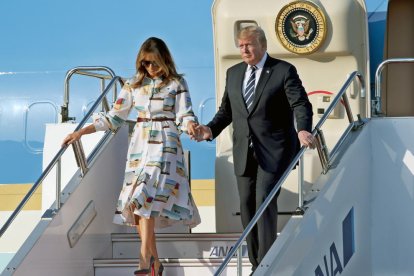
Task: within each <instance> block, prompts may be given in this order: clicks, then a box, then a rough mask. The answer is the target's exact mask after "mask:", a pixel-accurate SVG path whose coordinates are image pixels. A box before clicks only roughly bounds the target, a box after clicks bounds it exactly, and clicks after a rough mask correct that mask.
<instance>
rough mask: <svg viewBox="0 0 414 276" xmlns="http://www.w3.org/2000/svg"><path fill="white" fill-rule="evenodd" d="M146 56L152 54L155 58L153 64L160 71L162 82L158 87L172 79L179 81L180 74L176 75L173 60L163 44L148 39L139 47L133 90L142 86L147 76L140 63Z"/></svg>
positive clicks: (156, 40) (151, 38) (153, 39)
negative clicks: (158, 67) (154, 63)
mask: <svg viewBox="0 0 414 276" xmlns="http://www.w3.org/2000/svg"><path fill="white" fill-rule="evenodd" d="M148 54H152V55H153V56H154V58H155V60H154V61H155V62H156V63H157V64H158V65H159V66H160V68H161V69H162V77H163V81H162V83H161V85H160V86H163V85H165V84H167V83H168V82H170V81H171V80H174V79H180V78H181V77H182V75H181V74H178V73H177V70H176V68H175V63H174V60H173V58H172V56H171V53H170V51H169V50H168V47H167V45H166V44H165V42H164V41H163V40H161V39H159V38H157V37H150V38H148V39H147V40H145V42H144V43H143V44H142V45H141V48H140V49H139V52H138V55H137V60H136V63H135V66H136V70H137V71H136V82H134V83H133V84H132V87H133V88H137V87H138V86H141V85H142V82H143V80H144V78H145V77H146V76H147V75H148V73H147V70H146V69H145V67H144V66H143V65H142V61H144V60H145V57H146V56H147V55H148Z"/></svg>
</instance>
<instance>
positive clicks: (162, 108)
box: [94, 78, 199, 227]
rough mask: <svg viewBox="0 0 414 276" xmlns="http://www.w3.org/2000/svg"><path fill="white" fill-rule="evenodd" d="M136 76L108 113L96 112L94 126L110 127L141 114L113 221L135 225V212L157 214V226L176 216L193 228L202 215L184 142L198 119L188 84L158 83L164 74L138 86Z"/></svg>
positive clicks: (166, 224)
mask: <svg viewBox="0 0 414 276" xmlns="http://www.w3.org/2000/svg"><path fill="white" fill-rule="evenodd" d="M133 81H134V80H130V81H128V82H127V83H126V84H125V85H124V87H123V88H122V90H121V92H120V95H119V97H118V99H117V101H116V103H115V104H114V107H113V108H112V110H111V111H110V112H108V113H107V114H102V113H100V114H96V115H95V116H94V125H95V128H96V130H108V129H116V128H118V127H120V126H121V125H122V124H123V123H124V122H125V121H126V119H127V118H128V114H129V113H130V111H131V110H132V109H135V110H136V111H137V114H138V118H137V123H136V125H135V127H134V131H133V133H132V136H131V141H130V144H129V149H128V156H127V164H126V169H125V178H124V183H123V188H122V191H121V193H120V196H119V199H118V203H117V209H116V212H115V216H114V222H115V223H118V224H126V225H131V226H132V225H136V222H135V218H134V215H133V214H136V215H139V216H141V217H146V218H148V217H150V216H151V217H157V218H159V219H156V226H157V227H165V226H169V225H171V224H172V223H173V222H177V221H181V222H184V223H186V224H188V225H190V226H191V227H193V226H195V225H197V224H198V223H199V217H198V216H199V215H198V211H197V207H196V206H195V204H194V201H193V199H192V197H191V191H190V188H189V183H188V179H187V173H186V168H185V163H184V156H183V149H182V145H181V141H180V133H181V132H183V131H184V132H185V131H186V130H187V129H186V127H187V122H188V121H190V120H191V121H197V118H196V116H195V115H194V112H193V110H192V105H191V98H190V94H189V92H188V86H187V83H186V81H185V80H184V79H183V78H181V79H179V80H175V81H170V82H169V83H168V84H167V85H164V86H162V87H160V83H161V81H162V79H150V78H145V79H144V81H143V84H142V85H141V86H140V87H138V88H135V89H134V88H132V87H131V83H133ZM193 215H194V216H193Z"/></svg>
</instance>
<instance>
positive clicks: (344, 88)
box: [214, 71, 365, 276]
mask: <svg viewBox="0 0 414 276" xmlns="http://www.w3.org/2000/svg"><path fill="white" fill-rule="evenodd" d="M355 78H357V79H358V80H359V82H360V85H361V86H360V88H361V94H363V92H365V84H364V78H363V77H362V75H361V74H360V73H358V72H356V71H355V72H353V73H352V74H350V76H349V77H348V79H347V80H346V82H345V84H344V85H343V86H342V88H341V89H340V90H339V92H338V94H337V95H336V97H335V98H334V100H333V101H332V103H331V104H330V105H329V107H328V109H327V110H326V112H325V113H324V115H323V116H322V118H321V119H320V120H319V122H318V124H317V125H316V127H315V128H314V130H313V131H312V135H313V136H314V137H315V138H316V139H317V141H318V142H317V147H318V152H319V150H321V151H322V149H320V148H319V147H324V148H325V149H326V144H325V142H324V139H323V136H322V139H318V137H320V133H321V130H320V128H321V126H322V125H323V123H324V122H325V121H326V119H327V118H328V116H329V114H330V113H331V112H332V111H333V109H334V108H335V106H336V105H337V104H338V103H339V102H340V99H341V98H343V99H344V105H345V109H346V110H347V115H348V119H349V121H350V124H351V125H352V126H353V129H356V128H355V125H357V124H358V126H360V125H362V124H363V123H362V122H361V120H359V121H358V122H355V121H354V120H353V118H352V113H351V112H350V106H349V102H348V99H347V98H346V97H347V96H346V93H345V92H346V91H347V89H348V87H349V85H350V84H351V83H352V82H353V80H354V79H355ZM345 98H346V99H345ZM345 138H346V137H344V136H342V137H341V139H345ZM338 143H339V142H338ZM305 151H306V147H304V146H302V147H301V148H300V150H299V152H298V153H297V154H296V156H295V158H294V159H293V161H292V162H291V163H290V165H289V166H288V168H287V169H286V170H285V172H284V173H283V175H282V177H281V178H280V179H279V181H278V182H277V183H276V185H275V186H274V187H273V189H272V191H271V192H270V193H269V195H268V196H267V198H266V199H265V201H264V202H263V203H262V205H261V206H260V207H259V209H258V210H257V212H256V214H255V215H254V217H253V219H252V220H251V221H250V222H249V224H248V225H247V226H246V229H245V230H244V231H243V233H242V234H241V236H240V238H239V239H238V240H237V242H236V243H235V244H234V246H233V247H232V249H231V250H230V251H229V253H228V254H227V256H226V257H225V259H224V261H223V263H222V264H221V265H220V267H219V268H218V269H217V271H216V272H215V273H214V275H215V276H218V275H220V274H221V273H222V272H223V270H224V268H225V267H226V266H227V264H228V263H229V262H230V259H231V258H232V257H233V255H235V253H236V251H237V250H238V248H239V247H240V246H241V245H242V242H243V241H244V240H245V239H246V237H247V235H248V234H249V233H250V232H251V230H252V229H253V227H254V225H255V224H256V223H257V221H258V220H259V218H260V217H261V216H262V214H263V212H264V210H265V209H266V208H267V206H268V205H269V203H270V202H271V201H272V200H273V198H274V197H275V195H276V193H277V192H278V191H279V190H280V188H281V186H282V184H283V183H284V182H285V181H286V179H287V177H288V176H289V174H290V173H291V172H292V170H293V169H294V168H295V166H296V164H297V163H298V161H299V160H300V158H301V157H302V156H303V154H304V153H305ZM331 156H332V155H331ZM319 157H320V160H321V163H322V158H321V156H319ZM329 161H330V160H329V155H328V154H327V155H326V161H323V162H326V163H327V164H326V166H327V169H328V168H329ZM302 164H303V162H302ZM300 166H302V165H301V164H300ZM322 166H324V165H323V164H322Z"/></svg>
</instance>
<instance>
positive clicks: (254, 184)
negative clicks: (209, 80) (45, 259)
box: [193, 26, 314, 270]
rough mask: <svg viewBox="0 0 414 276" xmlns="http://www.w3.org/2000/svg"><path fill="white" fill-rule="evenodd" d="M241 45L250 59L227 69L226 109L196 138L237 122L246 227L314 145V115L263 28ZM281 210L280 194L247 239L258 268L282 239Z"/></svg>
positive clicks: (245, 35) (250, 30)
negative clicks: (294, 162) (306, 148)
mask: <svg viewBox="0 0 414 276" xmlns="http://www.w3.org/2000/svg"><path fill="white" fill-rule="evenodd" d="M238 43H239V44H238V46H239V48H240V53H241V57H242V59H243V61H244V62H241V63H239V64H236V65H234V66H233V67H231V68H229V69H228V70H227V79H226V88H225V91H224V95H223V99H222V102H221V105H220V108H219V110H218V112H217V113H216V115H215V116H214V118H213V119H212V120H211V122H209V123H208V124H207V125H199V126H198V132H199V136H198V137H193V138H194V139H196V140H197V141H201V140H210V139H214V138H216V137H217V136H218V135H219V134H220V133H221V131H222V130H223V129H224V128H226V127H227V126H228V125H229V124H230V123H233V129H234V131H233V160H234V171H235V174H236V178H237V186H238V191H239V196H240V214H241V220H242V224H243V227H246V226H247V225H248V223H249V222H250V220H251V219H252V218H253V216H254V214H255V213H256V211H257V209H258V208H259V207H260V205H261V204H262V203H263V202H264V200H265V199H266V197H267V195H268V194H269V193H270V191H271V190H272V188H273V187H274V185H276V183H277V181H278V180H279V179H280V177H281V176H282V174H283V173H284V171H285V170H286V169H287V167H288V165H289V164H290V163H291V162H292V160H293V158H294V157H295V155H296V153H297V152H298V151H299V148H300V144H302V145H305V146H309V147H311V148H313V147H314V137H313V136H312V134H311V133H310V132H311V128H312V115H313V113H312V105H311V103H310V102H309V99H308V97H307V94H306V92H305V89H304V88H303V86H302V82H301V80H300V79H299V76H298V74H297V72H296V69H295V67H294V66H293V65H292V64H289V63H287V62H285V61H282V60H278V59H274V58H272V57H270V56H269V55H268V54H267V52H266V50H267V41H266V36H265V34H264V31H263V30H262V29H261V28H260V27H256V26H249V27H246V28H244V29H242V30H241V31H240V33H239V34H238ZM252 71H253V72H252ZM252 90H253V91H252ZM251 92H253V93H252V95H249V94H250V93H251ZM294 117H295V118H296V129H295V123H294ZM277 213H278V209H277V197H275V199H274V200H273V202H272V203H271V204H270V205H269V207H268V208H267V209H266V211H265V212H264V214H263V216H262V217H261V219H260V220H259V221H258V223H257V225H256V226H255V228H253V230H252V232H251V234H250V235H248V237H247V247H248V253H249V259H250V261H251V263H252V266H253V270H255V269H256V267H257V266H258V265H259V263H260V262H261V261H262V259H263V257H264V256H265V254H266V252H267V251H268V249H269V248H270V246H271V245H272V244H273V242H274V241H275V239H276V236H277Z"/></svg>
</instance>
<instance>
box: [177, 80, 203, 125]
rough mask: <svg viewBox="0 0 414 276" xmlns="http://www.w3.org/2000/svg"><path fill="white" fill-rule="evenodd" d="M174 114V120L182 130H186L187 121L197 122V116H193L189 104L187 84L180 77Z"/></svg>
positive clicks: (191, 107)
mask: <svg viewBox="0 0 414 276" xmlns="http://www.w3.org/2000/svg"><path fill="white" fill-rule="evenodd" d="M175 115H176V119H175V120H176V121H175V122H176V124H177V126H178V128H179V129H180V130H181V131H183V132H187V123H188V122H189V121H195V122H198V119H197V116H195V114H194V111H193V106H192V104H191V97H190V92H189V91H188V85H187V82H186V81H185V79H184V78H181V79H180V80H179V82H178V88H177V94H176V98H175Z"/></svg>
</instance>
